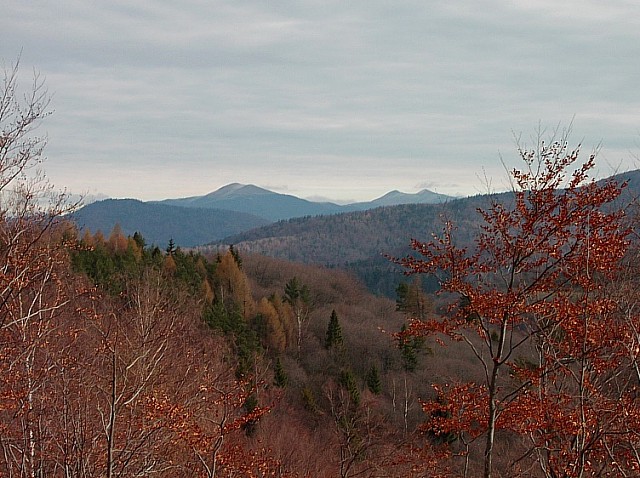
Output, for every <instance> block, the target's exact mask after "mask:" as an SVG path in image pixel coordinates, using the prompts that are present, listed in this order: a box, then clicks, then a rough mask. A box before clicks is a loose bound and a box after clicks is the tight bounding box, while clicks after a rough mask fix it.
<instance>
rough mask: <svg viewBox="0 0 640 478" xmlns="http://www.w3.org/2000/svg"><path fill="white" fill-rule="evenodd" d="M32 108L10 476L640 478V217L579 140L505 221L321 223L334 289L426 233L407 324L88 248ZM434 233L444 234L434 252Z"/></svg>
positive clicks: (14, 251)
mask: <svg viewBox="0 0 640 478" xmlns="http://www.w3.org/2000/svg"><path fill="white" fill-rule="evenodd" d="M15 74H16V70H14V71H13V73H12V74H11V73H10V74H9V75H8V79H7V80H6V81H7V82H8V85H9V86H11V85H12V84H13V82H14V81H15ZM13 91H14V89H13V88H11V87H10V88H9V89H8V90H7V94H5V95H4V96H2V97H0V124H1V125H2V133H1V136H0V158H1V160H2V164H1V166H2V167H0V193H2V197H3V199H4V201H3V202H2V203H0V213H1V214H0V374H1V376H2V380H1V381H0V475H1V476H7V477H81V478H83V477H84V478H89V477H97V476H101V477H108V478H115V477H129V476H158V477H185V478H186V477H194V476H198V477H207V478H214V477H222V478H232V477H240V476H241V477H255V478H258V477H260V478H262V477H279V478H285V477H314V478H315V477H319V478H324V477H327V478H328V477H335V476H339V477H340V478H348V477H366V478H374V477H375V478H380V477H385V478H401V477H403V478H405V477H406V478H418V477H434V478H444V477H465V478H467V477H472V476H482V477H484V478H495V477H515V478H524V477H534V478H537V477H545V478H550V477H566V478H579V477H580V478H582V477H603V476H607V477H630V476H638V472H639V470H640V438H639V437H640V407H638V393H639V390H640V389H639V383H640V367H639V364H638V358H639V354H640V332H639V331H640V316H639V315H638V302H639V300H640V287H639V283H638V272H639V269H640V267H639V265H640V261H639V257H640V256H639V254H638V251H639V250H640V249H639V246H640V241H638V239H637V237H638V236H637V211H638V210H637V208H638V205H637V203H631V204H629V203H628V201H629V200H630V199H633V198H635V194H633V191H631V190H630V189H625V185H624V184H621V183H618V182H617V181H615V180H607V181H601V182H595V181H593V180H591V179H590V176H589V175H590V173H591V171H593V169H594V168H595V158H594V157H593V156H589V157H588V158H587V159H586V160H584V161H581V160H580V151H579V148H576V149H573V150H572V149H569V148H568V146H567V144H568V143H567V141H566V140H565V138H561V139H559V140H557V141H551V142H548V143H542V142H541V143H540V144H538V145H536V147H535V148H533V149H530V150H524V149H522V150H520V151H519V154H520V156H521V158H520V159H521V160H522V169H515V170H514V171H512V173H511V176H512V180H513V185H514V190H513V192H512V194H511V195H510V196H509V199H508V200H506V201H505V200H504V196H503V197H501V196H495V197H482V198H477V202H472V201H467V202H462V201H460V202H458V201H454V202H452V203H451V204H448V205H447V206H446V208H442V209H440V208H432V209H425V210H422V209H420V207H419V206H407V207H405V208H401V209H395V208H381V209H379V210H376V211H371V212H370V213H367V214H368V215H365V216H356V215H347V216H345V217H344V218H342V222H340V223H338V225H336V224H335V223H333V225H332V226H328V223H324V222H322V221H325V220H326V218H325V219H323V218H316V219H312V220H311V221H320V222H318V223H317V224H318V225H323V224H325V226H326V227H337V228H338V229H336V230H335V231H334V232H335V234H336V235H344V234H345V233H346V234H347V235H348V234H350V233H351V231H356V232H355V233H353V234H352V235H351V236H349V237H352V238H353V244H351V243H348V244H345V247H348V248H347V250H346V251H345V253H344V254H342V255H341V253H340V252H336V253H337V254H338V259H334V260H329V261H328V262H329V263H330V264H333V265H335V264H340V263H344V262H347V261H348V260H357V259H359V258H362V257H365V258H366V257H367V256H366V255H363V256H359V255H358V247H356V245H355V244H357V243H358V241H360V243H362V244H361V246H360V248H361V249H365V250H366V251H368V252H367V254H371V253H372V251H374V250H376V251H377V250H378V248H382V249H383V251H384V248H386V247H387V246H388V247H389V251H388V252H390V253H391V254H392V255H393V250H394V248H395V247H396V243H395V242H393V241H392V239H391V233H390V232H387V233H385V234H387V235H386V236H385V235H384V234H383V236H382V237H386V239H384V240H383V241H382V242H381V243H380V244H376V245H375V246H372V245H366V244H365V242H366V235H367V234H368V233H372V232H373V231H375V230H376V229H382V230H385V231H391V229H392V228H397V231H396V233H397V235H398V236H400V239H399V240H409V236H408V234H410V235H413V234H414V233H415V235H416V237H417V238H418V239H415V240H412V241H411V242H410V248H411V251H412V253H411V254H410V255H401V256H396V257H389V258H387V259H386V260H389V261H391V262H392V263H394V264H395V265H396V266H397V267H399V268H401V269H402V270H404V271H406V272H407V273H409V274H410V275H409V276H408V277H406V278H405V279H406V280H405V281H404V282H401V283H399V284H398V285H397V287H396V288H395V291H394V292H395V300H392V299H389V298H384V297H378V296H375V295H372V294H370V293H369V292H368V291H367V290H366V289H365V287H364V286H363V285H362V284H361V283H360V282H359V281H358V280H357V279H356V278H355V277H354V275H352V274H350V273H349V272H347V271H344V270H341V269H340V268H338V267H331V268H329V267H326V266H323V265H318V264H304V263H302V262H291V261H286V260H283V259H279V258H273V257H267V256H264V255H261V254H257V253H255V252H249V251H248V250H247V249H248V248H247V249H240V248H239V247H238V246H239V245H240V244H242V245H245V244H248V242H247V243H240V244H238V245H236V246H234V247H231V246H229V247H226V248H222V247H219V248H217V249H216V250H212V251H209V252H202V251H200V252H198V251H194V250H187V249H184V248H181V247H179V245H176V243H175V242H174V241H169V242H168V244H167V247H166V248H160V247H158V246H157V245H154V244H147V241H146V239H145V238H144V236H143V235H142V234H140V233H134V234H132V235H129V234H125V233H123V231H122V229H121V228H119V227H115V228H113V230H112V232H111V233H110V234H109V236H108V237H105V235H104V234H102V233H99V232H96V233H90V232H88V231H84V232H82V233H80V232H79V231H78V229H77V228H76V227H75V225H74V224H73V223H71V222H70V221H69V220H68V217H69V213H70V212H72V211H73V209H74V206H73V205H69V204H68V199H67V198H66V197H65V195H64V194H61V195H55V194H52V192H51V188H50V187H49V185H48V184H47V183H46V181H44V178H42V176H39V175H38V176H36V178H35V179H34V178H33V176H30V173H31V170H32V169H33V168H35V167H37V166H38V165H39V164H40V161H41V159H42V157H41V155H42V151H43V149H42V148H43V139H42V138H41V137H39V136H35V135H34V134H33V131H34V128H35V127H36V126H37V124H38V121H39V120H40V119H41V118H43V117H45V116H46V114H47V104H46V95H45V96H43V95H42V94H39V93H38V91H39V90H38V88H37V83H36V91H35V92H34V95H33V96H32V97H26V101H27V104H26V105H23V104H22V103H21V101H22V99H21V98H17V97H14V96H13V95H12V92H13ZM29 98H31V101H29ZM625 192H626V195H625ZM623 205H624V206H625V207H622V206H623ZM476 206H477V207H479V208H480V209H479V210H478V211H476V212H477V214H476V219H474V220H473V221H469V220H468V219H467V218H469V217H471V215H470V214H469V211H468V209H469V208H474V209H475V207H476ZM393 211H396V212H397V211H405V212H406V214H404V215H403V214H394V213H393ZM412 211H413V212H415V211H421V213H420V214H418V215H412V214H410V213H411V212H412ZM441 213H442V214H441ZM440 216H442V217H440ZM358 217H363V218H365V219H363V221H362V222H363V224H360V221H358V220H357V219H356V218H358ZM418 217H422V218H423V220H424V221H425V223H423V227H424V224H426V223H427V222H429V221H430V222H429V224H431V223H432V222H433V221H435V220H436V219H438V220H440V219H441V220H442V222H441V224H442V226H441V227H440V228H438V229H436V231H437V233H436V234H433V235H429V234H425V233H424V232H421V231H420V230H418V229H419V226H420V224H419V220H418ZM366 218H368V219H366ZM478 218H479V219H478ZM465 221H468V222H465ZM387 223H388V224H391V226H388V225H386V224H387ZM286 226H293V227H294V228H295V227H298V228H299V232H300V233H302V232H303V231H304V234H308V232H309V231H308V230H307V229H306V225H305V224H304V222H303V221H298V222H296V221H293V222H291V223H290V224H284V223H282V224H280V225H277V226H274V227H276V228H277V227H281V228H284V227H286ZM427 227H431V226H427ZM429 232H430V231H429ZM304 234H303V236H304ZM329 236H330V234H329V233H328V232H327V233H326V237H324V239H326V240H329ZM425 236H426V237H425ZM340 237H342V236H340ZM356 238H358V239H357V240H356ZM283 239H285V238H283ZM385 241H388V242H385ZM309 243H311V241H309ZM331 245H332V247H335V248H336V250H339V249H340V247H341V244H340V242H337V241H336V240H335V239H334V242H332V243H331ZM288 247H290V248H295V242H290V243H288ZM294 250H295V249H294ZM323 254H324V252H323ZM323 257H324V256H323ZM326 257H328V256H326ZM433 278H436V279H437V283H436V284H437V286H438V294H437V295H435V296H434V295H430V294H425V293H424V287H423V280H432V281H433ZM433 284H434V283H432V285H433Z"/></svg>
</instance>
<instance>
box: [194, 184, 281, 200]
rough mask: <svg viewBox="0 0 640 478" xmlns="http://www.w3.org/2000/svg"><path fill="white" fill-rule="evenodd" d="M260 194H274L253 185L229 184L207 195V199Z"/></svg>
mask: <svg viewBox="0 0 640 478" xmlns="http://www.w3.org/2000/svg"><path fill="white" fill-rule="evenodd" d="M261 194H275V193H274V192H272V191H269V190H268V189H264V188H261V187H258V186H255V185H253V184H240V183H231V184H227V185H226V186H222V187H221V188H220V189H217V190H216V191H213V192H211V193H209V194H207V195H206V196H205V197H207V198H210V199H211V198H215V199H228V198H236V197H246V196H257V195H261Z"/></svg>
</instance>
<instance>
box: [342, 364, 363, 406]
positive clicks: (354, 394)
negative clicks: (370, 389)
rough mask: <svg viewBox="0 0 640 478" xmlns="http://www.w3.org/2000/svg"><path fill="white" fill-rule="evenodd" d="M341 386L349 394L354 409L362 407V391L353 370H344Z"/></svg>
mask: <svg viewBox="0 0 640 478" xmlns="http://www.w3.org/2000/svg"><path fill="white" fill-rule="evenodd" d="M340 385H342V386H343V387H344V388H345V390H346V391H347V392H348V393H349V397H350V398H351V403H352V404H353V406H354V407H357V406H358V405H360V389H359V388H358V384H357V383H356V379H355V377H354V376H353V373H352V372H351V370H343V371H342V373H341V374H340Z"/></svg>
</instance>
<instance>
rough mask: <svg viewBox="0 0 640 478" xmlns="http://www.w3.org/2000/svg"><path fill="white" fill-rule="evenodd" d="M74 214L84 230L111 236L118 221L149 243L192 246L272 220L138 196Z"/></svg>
mask: <svg viewBox="0 0 640 478" xmlns="http://www.w3.org/2000/svg"><path fill="white" fill-rule="evenodd" d="M71 217H72V219H73V220H74V221H75V223H76V224H77V225H78V227H79V228H81V229H83V230H88V231H91V232H98V231H100V232H102V234H105V235H108V234H109V233H110V232H111V230H112V229H113V228H114V226H115V225H116V224H117V225H119V227H120V228H121V229H122V231H124V232H125V233H126V234H129V235H133V234H134V233H135V232H140V233H141V234H144V237H145V238H146V240H147V241H148V242H149V243H150V244H156V245H158V246H162V247H165V246H166V245H167V244H168V243H169V240H173V241H174V242H175V243H177V244H180V245H181V246H183V247H193V246H197V245H200V244H205V243H207V242H211V241H214V240H219V239H222V238H224V237H226V236H228V235H230V234H236V233H238V232H240V231H244V230H247V229H252V228H254V227H259V226H263V225H265V224H268V223H269V221H267V220H266V219H263V218H261V217H257V216H254V215H251V214H246V213H241V212H231V211H226V210H221V209H198V208H182V207H178V206H171V205H167V204H154V203H144V202H142V201H137V200H135V199H106V200H104V201H99V202H94V203H91V204H88V205H87V206H85V207H83V208H81V209H79V210H78V211H74V213H73V214H72V215H71Z"/></svg>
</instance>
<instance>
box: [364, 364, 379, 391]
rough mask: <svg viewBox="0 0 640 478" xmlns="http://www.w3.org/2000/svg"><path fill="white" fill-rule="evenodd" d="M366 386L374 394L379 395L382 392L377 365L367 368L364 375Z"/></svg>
mask: <svg viewBox="0 0 640 478" xmlns="http://www.w3.org/2000/svg"><path fill="white" fill-rule="evenodd" d="M366 382H367V388H368V389H369V391H370V392H371V393H373V394H375V395H380V393H381V392H382V383H381V382H380V374H379V373H378V367H376V366H375V365H372V366H371V368H369V371H368V372H367V376H366Z"/></svg>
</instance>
